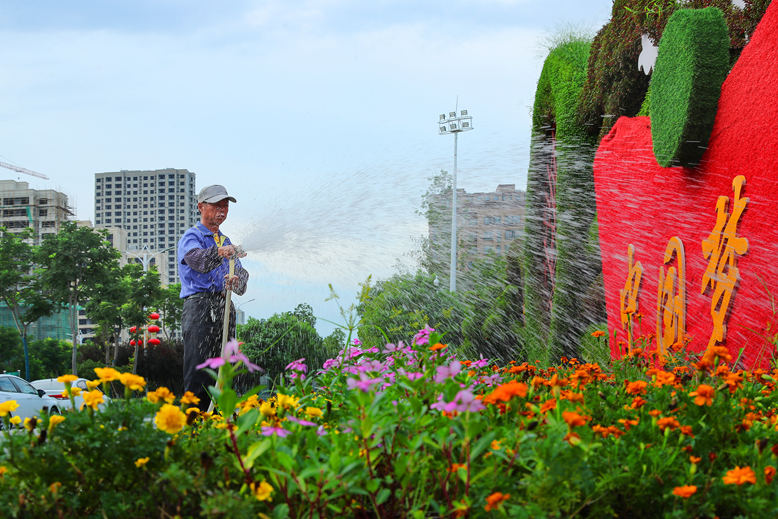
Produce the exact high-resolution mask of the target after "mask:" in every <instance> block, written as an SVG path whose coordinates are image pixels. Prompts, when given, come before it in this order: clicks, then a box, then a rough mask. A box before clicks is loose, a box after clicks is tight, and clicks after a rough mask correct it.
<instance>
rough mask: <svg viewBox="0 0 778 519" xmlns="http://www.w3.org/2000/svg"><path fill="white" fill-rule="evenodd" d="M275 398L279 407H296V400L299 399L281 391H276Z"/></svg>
mask: <svg viewBox="0 0 778 519" xmlns="http://www.w3.org/2000/svg"><path fill="white" fill-rule="evenodd" d="M276 399H277V400H278V405H279V407H283V408H284V409H291V408H293V407H297V401H298V400H299V398H295V397H294V396H287V395H282V394H281V393H278V395H277V396H276ZM263 414H264V413H263Z"/></svg>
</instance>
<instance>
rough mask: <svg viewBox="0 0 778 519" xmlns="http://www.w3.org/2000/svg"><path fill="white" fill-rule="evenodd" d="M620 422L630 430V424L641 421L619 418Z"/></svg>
mask: <svg viewBox="0 0 778 519" xmlns="http://www.w3.org/2000/svg"><path fill="white" fill-rule="evenodd" d="M619 423H620V424H622V425H624V428H625V429H626V430H628V431H629V428H630V426H632V425H637V424H639V423H640V421H639V420H626V419H624V418H621V419H619Z"/></svg>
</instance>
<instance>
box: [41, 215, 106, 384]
mask: <svg viewBox="0 0 778 519" xmlns="http://www.w3.org/2000/svg"><path fill="white" fill-rule="evenodd" d="M107 233H108V231H106V230H105V229H101V230H98V231H95V230H94V229H92V228H90V227H80V226H79V225H78V224H77V223H76V222H66V223H65V224H64V225H63V226H62V228H61V229H60V232H59V233H57V234H52V235H48V236H47V237H46V238H45V239H44V240H43V243H41V245H40V247H39V249H38V251H37V254H36V263H37V264H38V265H39V268H38V269H37V271H36V274H37V275H38V281H39V282H40V286H41V287H42V288H43V289H44V291H45V293H46V296H47V297H48V299H49V300H50V301H52V302H53V303H55V304H59V305H62V306H66V307H67V308H68V310H69V311H70V333H71V336H72V339H73V350H72V354H71V365H72V370H73V374H74V375H77V374H78V373H77V371H78V366H77V354H78V349H77V348H78V339H77V338H78V315H77V311H78V310H77V309H78V304H79V303H80V302H82V301H84V300H87V299H89V294H90V292H91V291H92V290H93V289H94V288H95V286H96V285H98V284H100V283H105V282H106V281H107V279H108V276H110V274H111V272H112V270H113V269H114V268H115V267H114V265H115V263H116V262H118V260H119V256H120V254H119V251H117V250H116V249H114V248H113V247H111V245H110V244H109V243H108V241H106V235H107Z"/></svg>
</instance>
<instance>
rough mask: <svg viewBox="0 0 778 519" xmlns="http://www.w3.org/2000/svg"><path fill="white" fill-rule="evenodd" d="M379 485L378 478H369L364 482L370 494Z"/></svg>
mask: <svg viewBox="0 0 778 519" xmlns="http://www.w3.org/2000/svg"><path fill="white" fill-rule="evenodd" d="M379 485H380V483H379V482H378V480H375V479H370V480H368V481H367V483H366V484H365V488H366V489H367V491H368V492H370V493H371V494H372V493H373V492H375V491H376V490H378V486H379Z"/></svg>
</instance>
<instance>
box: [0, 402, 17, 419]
mask: <svg viewBox="0 0 778 519" xmlns="http://www.w3.org/2000/svg"><path fill="white" fill-rule="evenodd" d="M17 407H19V404H17V403H16V400H6V401H5V402H3V403H0V416H5V415H7V414H8V413H10V412H11V411H15V410H16V408H17Z"/></svg>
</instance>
